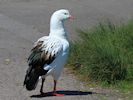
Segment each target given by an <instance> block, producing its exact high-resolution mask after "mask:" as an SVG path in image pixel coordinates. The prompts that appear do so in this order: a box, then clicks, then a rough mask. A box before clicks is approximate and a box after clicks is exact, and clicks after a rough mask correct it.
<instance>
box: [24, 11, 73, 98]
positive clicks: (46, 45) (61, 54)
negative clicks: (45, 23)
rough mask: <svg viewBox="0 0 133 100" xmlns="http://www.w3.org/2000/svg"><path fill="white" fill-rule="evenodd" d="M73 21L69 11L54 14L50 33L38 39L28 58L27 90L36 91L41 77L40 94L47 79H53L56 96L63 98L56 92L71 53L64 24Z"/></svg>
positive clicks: (53, 93) (25, 80)
mask: <svg viewBox="0 0 133 100" xmlns="http://www.w3.org/2000/svg"><path fill="white" fill-rule="evenodd" d="M68 19H73V17H72V16H71V15H70V13H69V11H68V10H67V9H60V10H57V11H55V12H54V13H53V15H52V16H51V20H50V33H49V35H48V36H43V37H41V38H40V39H38V40H37V41H36V42H35V43H34V46H33V48H32V50H31V54H30V55H29V57H28V65H29V67H28V69H27V71H26V75H25V79H24V83H23V84H24V86H25V87H26V89H27V90H29V91H31V90H35V88H36V86H37V83H38V80H39V77H41V79H42V82H41V88H40V93H41V94H45V93H44V92H43V84H44V81H45V78H46V77H47V76H49V75H51V76H52V77H53V80H54V81H53V82H54V86H53V92H52V95H54V96H62V95H63V94H59V93H57V92H56V90H57V89H56V86H57V81H58V79H59V77H60V75H61V72H62V70H63V67H64V64H65V62H66V59H67V56H68V53H69V42H68V37H67V32H66V30H65V27H64V22H65V21H66V20H68Z"/></svg>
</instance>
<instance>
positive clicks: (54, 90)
mask: <svg viewBox="0 0 133 100" xmlns="http://www.w3.org/2000/svg"><path fill="white" fill-rule="evenodd" d="M56 83H57V82H56V81H55V80H54V89H53V93H56Z"/></svg>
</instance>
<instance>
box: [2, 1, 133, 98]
mask: <svg viewBox="0 0 133 100" xmlns="http://www.w3.org/2000/svg"><path fill="white" fill-rule="evenodd" d="M60 8H67V9H69V10H70V12H71V13H72V15H73V16H74V17H75V20H74V21H70V22H67V23H66V25H65V26H66V27H67V30H68V32H69V33H70V34H69V39H70V40H73V39H74V38H75V37H76V36H77V34H76V31H75V30H76V29H79V28H82V29H83V28H89V27H90V26H93V25H95V24H96V23H98V22H99V21H103V19H110V20H112V21H114V22H115V23H116V22H118V23H123V22H126V21H127V20H128V19H130V18H132V14H133V1H132V0H0V100H118V99H119V98H120V97H119V95H117V94H116V93H114V92H112V91H111V90H107V89H100V88H97V87H87V86H85V85H83V83H82V82H80V81H78V80H76V78H75V77H74V76H73V75H72V74H71V73H69V71H67V70H64V72H63V74H62V76H61V78H60V80H59V82H58V90H59V92H61V93H62V92H63V93H64V94H66V96H64V97H41V96H39V95H38V94H39V88H40V82H39V84H38V86H37V88H36V90H35V91H31V92H29V91H26V90H25V88H23V80H24V75H25V71H26V69H27V63H26V59H27V57H28V54H29V52H30V49H31V48H32V45H33V42H34V41H36V40H37V39H38V38H39V37H41V36H43V35H47V34H48V33H49V19H50V16H51V14H52V13H53V12H54V11H55V10H57V9H60ZM52 82H53V81H52V78H51V77H48V78H47V80H46V82H45V88H44V91H46V92H50V91H51V90H52V86H53V83H52ZM119 100H121V99H119ZM124 100H125V99H124Z"/></svg>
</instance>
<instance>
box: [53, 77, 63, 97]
mask: <svg viewBox="0 0 133 100" xmlns="http://www.w3.org/2000/svg"><path fill="white" fill-rule="evenodd" d="M56 84H57V81H56V80H54V89H53V94H52V95H53V96H64V94H59V93H56Z"/></svg>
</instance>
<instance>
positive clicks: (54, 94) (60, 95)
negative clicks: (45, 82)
mask: <svg viewBox="0 0 133 100" xmlns="http://www.w3.org/2000/svg"><path fill="white" fill-rule="evenodd" d="M52 95H53V96H59V97H62V96H65V95H64V94H59V93H56V92H53V93H52Z"/></svg>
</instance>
